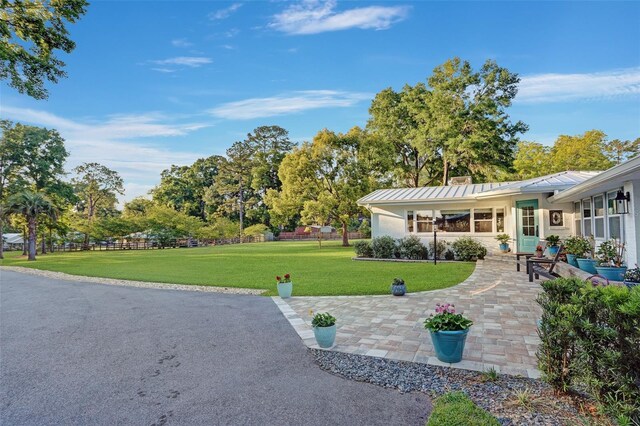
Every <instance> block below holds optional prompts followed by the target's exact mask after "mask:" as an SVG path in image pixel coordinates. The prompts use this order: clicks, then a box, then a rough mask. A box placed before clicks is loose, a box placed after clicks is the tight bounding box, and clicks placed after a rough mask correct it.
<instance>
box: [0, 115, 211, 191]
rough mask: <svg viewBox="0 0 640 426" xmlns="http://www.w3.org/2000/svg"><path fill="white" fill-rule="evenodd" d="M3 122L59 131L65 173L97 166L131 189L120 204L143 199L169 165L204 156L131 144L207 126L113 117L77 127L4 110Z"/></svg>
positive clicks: (52, 118)
mask: <svg viewBox="0 0 640 426" xmlns="http://www.w3.org/2000/svg"><path fill="white" fill-rule="evenodd" d="M2 116H3V118H8V119H11V120H15V121H21V122H24V123H28V124H33V125H37V126H44V127H48V128H55V129H56V130H58V131H59V132H60V134H61V135H62V137H63V138H64V139H65V146H66V147H67V150H68V151H69V158H68V160H67V165H66V168H67V170H70V169H72V168H73V167H75V166H77V165H79V164H81V163H83V162H98V163H101V164H104V165H106V166H107V167H110V168H112V169H114V170H116V171H117V172H118V173H120V175H121V176H122V177H123V179H124V180H125V183H126V188H127V189H131V192H126V193H125V196H124V197H123V199H124V200H130V199H132V198H134V197H136V196H138V195H143V194H145V193H146V192H147V191H148V190H149V189H151V188H152V187H153V186H154V185H155V184H157V182H158V181H159V179H160V173H161V172H162V170H164V169H167V168H169V167H171V165H172V164H191V163H193V162H194V161H195V160H196V159H198V158H201V157H204V156H205V155H204V154H202V153H196V152H188V151H173V150H169V149H166V148H164V147H160V146H158V145H154V144H145V143H141V142H132V141H131V139H138V138H150V137H154V138H158V137H177V136H183V135H187V134H188V133H190V132H193V131H195V130H197V129H201V128H203V127H206V126H207V125H205V124H202V123H186V124H172V123H169V122H168V119H167V117H165V116H163V115H161V114H158V113H147V114H138V115H131V114H130V115H125V114H122V115H113V116H110V117H108V118H107V119H105V120H103V121H95V122H89V121H85V122H79V121H74V120H69V119H66V118H63V117H60V116H57V115H54V114H51V113H49V112H46V111H40V110H33V109H26V108H14V107H10V106H4V105H3V107H2ZM121 201H122V200H121Z"/></svg>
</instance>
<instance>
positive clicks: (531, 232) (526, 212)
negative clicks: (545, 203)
mask: <svg viewBox="0 0 640 426" xmlns="http://www.w3.org/2000/svg"><path fill="white" fill-rule="evenodd" d="M520 211H521V212H522V235H524V236H525V237H535V236H536V219H535V209H534V208H533V206H527V207H523V208H522V209H521V210H520Z"/></svg>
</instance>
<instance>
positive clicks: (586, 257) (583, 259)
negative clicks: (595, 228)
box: [576, 237, 598, 274]
mask: <svg viewBox="0 0 640 426" xmlns="http://www.w3.org/2000/svg"><path fill="white" fill-rule="evenodd" d="M583 238H584V237H583ZM584 240H585V242H586V245H588V246H589V248H588V249H586V250H585V251H584V252H583V253H582V256H578V255H576V262H578V268H580V269H582V270H583V271H585V272H588V273H590V274H597V273H598V271H596V263H597V261H596V260H595V259H594V258H593V255H594V253H593V252H594V247H595V245H596V241H595V240H594V239H593V237H589V238H588V239H587V238H584ZM586 245H585V248H586Z"/></svg>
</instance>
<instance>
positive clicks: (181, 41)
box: [171, 38, 193, 47]
mask: <svg viewBox="0 0 640 426" xmlns="http://www.w3.org/2000/svg"><path fill="white" fill-rule="evenodd" d="M171 45H172V46H175V47H190V46H193V43H191V42H189V41H188V40H187V39H186V38H176V39H173V40H171Z"/></svg>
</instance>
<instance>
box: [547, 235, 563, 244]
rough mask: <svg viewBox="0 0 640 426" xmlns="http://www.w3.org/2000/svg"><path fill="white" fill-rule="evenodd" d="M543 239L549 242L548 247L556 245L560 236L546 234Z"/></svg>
mask: <svg viewBox="0 0 640 426" xmlns="http://www.w3.org/2000/svg"><path fill="white" fill-rule="evenodd" d="M545 240H546V241H547V242H548V243H549V246H550V247H557V245H558V243H559V242H560V237H559V236H558V235H547V237H546V238H545Z"/></svg>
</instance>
